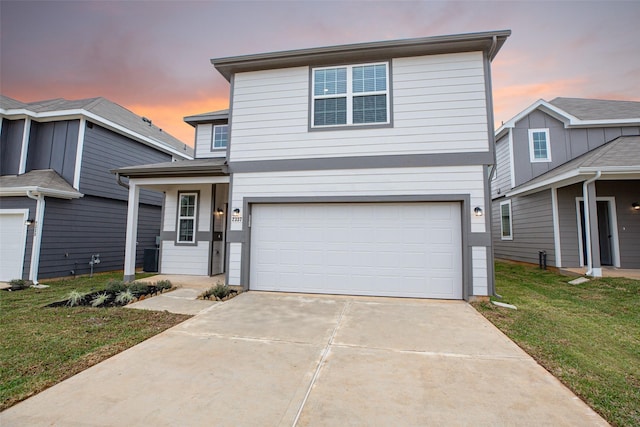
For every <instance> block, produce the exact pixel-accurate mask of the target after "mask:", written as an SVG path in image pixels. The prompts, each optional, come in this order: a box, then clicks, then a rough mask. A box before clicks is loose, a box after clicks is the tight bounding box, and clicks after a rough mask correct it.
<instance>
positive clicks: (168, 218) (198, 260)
mask: <svg viewBox="0 0 640 427" xmlns="http://www.w3.org/2000/svg"><path fill="white" fill-rule="evenodd" d="M112 172H113V173H115V174H116V178H117V179H118V182H119V183H120V185H123V186H126V187H127V188H128V190H129V198H128V215H127V231H126V246H125V262H124V280H125V281H131V280H133V279H134V278H135V254H136V245H137V235H138V230H137V224H138V206H139V203H140V198H141V197H143V196H144V191H145V190H152V191H157V192H162V193H164V204H163V209H162V221H161V229H160V233H159V235H158V236H157V239H156V240H157V243H158V250H159V257H158V272H159V273H160V274H170V275H181V276H183V275H184V276H205V277H211V276H218V275H220V274H222V273H224V272H225V271H226V262H227V261H226V258H227V256H226V255H227V250H226V230H227V228H228V225H227V222H228V212H227V208H228V205H227V204H228V195H229V174H228V170H227V166H226V164H225V161H224V159H221V158H218V159H200V160H184V161H178V162H170V163H160V164H152V165H143V166H132V167H126V168H122V169H116V170H113V171H112ZM123 177H124V178H127V180H126V181H124V180H123V179H122V178H123ZM156 280H158V279H156ZM209 287H210V286H209Z"/></svg>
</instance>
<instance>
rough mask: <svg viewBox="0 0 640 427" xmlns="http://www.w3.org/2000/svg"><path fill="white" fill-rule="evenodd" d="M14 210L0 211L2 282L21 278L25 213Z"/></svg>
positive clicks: (0, 279) (0, 271) (25, 236)
mask: <svg viewBox="0 0 640 427" xmlns="http://www.w3.org/2000/svg"><path fill="white" fill-rule="evenodd" d="M9 211H11V210H9ZM15 211H19V212H15ZM15 211H14V212H0V281H3V282H8V281H10V280H13V279H21V278H22V271H23V268H22V266H23V263H24V254H25V248H26V239H27V230H26V226H25V219H26V215H27V213H26V211H25V212H22V211H20V210H15Z"/></svg>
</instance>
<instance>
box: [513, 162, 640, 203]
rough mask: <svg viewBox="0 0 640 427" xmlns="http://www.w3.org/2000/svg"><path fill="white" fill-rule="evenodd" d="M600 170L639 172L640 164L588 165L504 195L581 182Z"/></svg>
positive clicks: (605, 171)
mask: <svg viewBox="0 0 640 427" xmlns="http://www.w3.org/2000/svg"><path fill="white" fill-rule="evenodd" d="M598 171H599V172H602V173H605V174H612V175H618V174H640V165H637V166H604V167H597V166H590V167H582V168H577V169H574V170H571V171H568V172H565V173H563V174H560V175H557V176H554V177H551V178H549V179H545V180H542V181H540V182H538V183H534V184H529V185H523V186H521V187H520V188H515V189H513V190H511V191H507V192H505V197H513V196H521V195H525V194H530V193H537V192H539V191H542V190H546V189H547V188H551V187H553V184H558V183H560V182H564V185H562V186H563V187H564V186H566V185H570V184H575V183H576V182H581V181H583V180H584V178H590V177H591V175H593V174H594V173H596V172H598Z"/></svg>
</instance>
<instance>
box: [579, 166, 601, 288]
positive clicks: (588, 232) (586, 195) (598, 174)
mask: <svg viewBox="0 0 640 427" xmlns="http://www.w3.org/2000/svg"><path fill="white" fill-rule="evenodd" d="M601 176H602V171H597V172H596V174H595V175H594V176H593V178H590V179H588V180H586V181H585V182H583V183H582V197H583V199H584V228H585V238H586V242H585V249H586V250H587V276H591V274H592V273H593V272H592V270H593V260H592V259H591V220H590V218H589V191H588V188H587V187H588V186H589V184H591V183H593V182H595V181H597V180H598V179H599V178H600V177H601Z"/></svg>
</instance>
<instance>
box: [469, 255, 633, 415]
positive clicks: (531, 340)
mask: <svg viewBox="0 0 640 427" xmlns="http://www.w3.org/2000/svg"><path fill="white" fill-rule="evenodd" d="M571 279H572V277H567V276H562V275H559V274H556V273H553V272H549V271H542V270H539V269H537V268H535V267H529V266H523V265H519V264H513V263H506V262H496V291H497V293H498V294H501V295H502V297H503V298H502V299H501V300H500V299H496V301H501V302H506V303H510V304H514V305H516V306H517V308H518V309H517V310H510V309H508V308H501V307H496V306H495V305H493V304H490V303H474V306H475V307H476V309H478V310H479V311H480V313H482V314H483V315H484V316H485V317H487V318H488V319H489V320H490V321H491V322H493V323H494V324H495V325H496V326H497V327H498V328H500V330H502V331H503V332H504V333H505V334H506V335H508V336H509V337H510V338H511V339H512V340H514V341H515V342H516V343H517V344H518V345H519V346H520V347H522V348H523V349H524V350H525V351H526V352H527V353H529V354H530V355H531V356H533V357H534V358H535V359H536V360H537V361H538V362H539V363H540V364H541V365H542V366H544V367H545V368H546V369H547V370H549V371H550V372H551V373H552V374H553V375H555V376H556V377H557V378H559V379H560V380H561V381H562V382H563V383H564V384H565V385H567V386H568V387H569V388H570V389H572V390H573V391H574V393H576V394H577V395H578V396H580V397H581V398H582V399H583V400H584V401H585V402H587V404H589V406H591V407H592V408H593V409H595V410H596V411H597V412H599V413H600V414H601V415H602V416H603V417H604V418H605V419H606V420H607V421H608V422H609V423H611V424H613V425H618V426H632V425H640V281H638V280H632V279H622V278H603V279H598V280H591V281H590V282H587V283H584V284H581V285H569V284H568V283H567V282H568V281H569V280H571Z"/></svg>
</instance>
